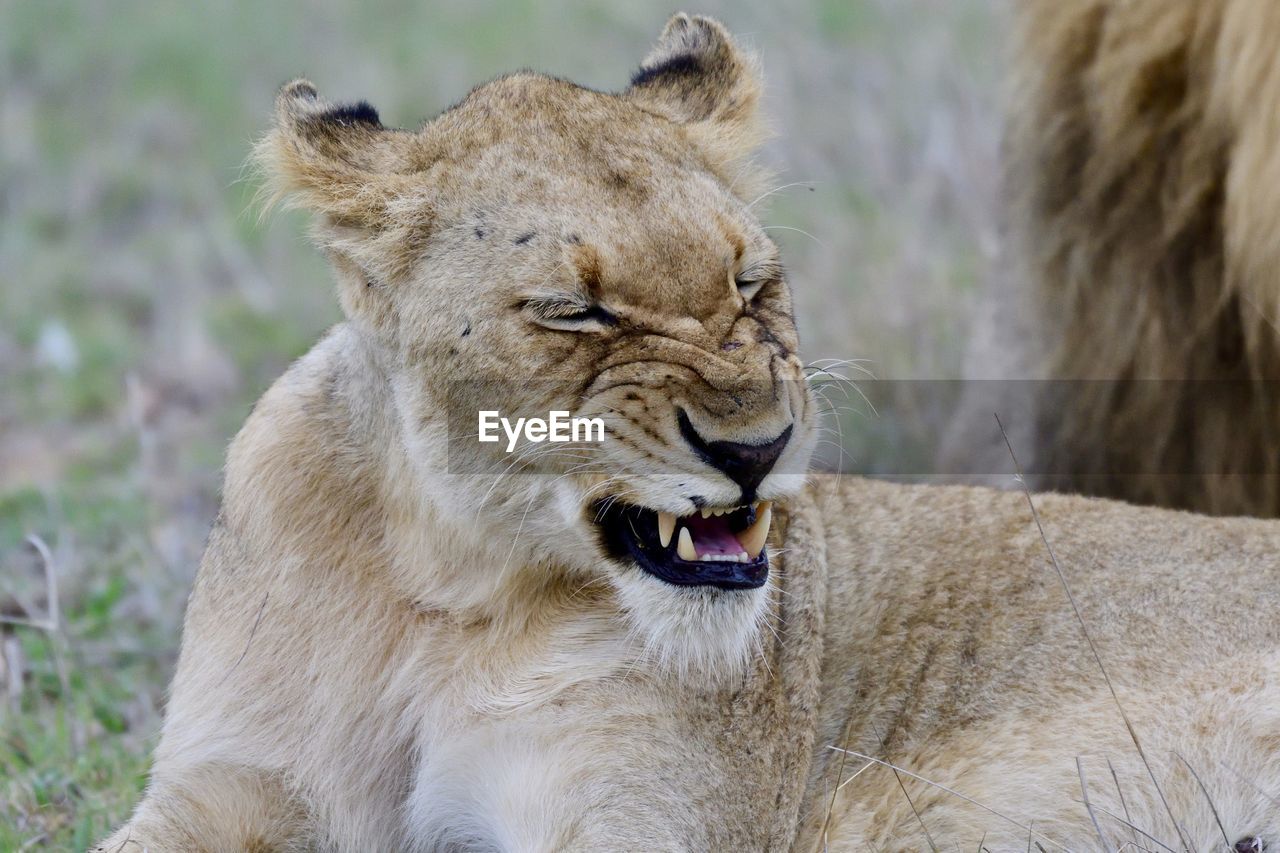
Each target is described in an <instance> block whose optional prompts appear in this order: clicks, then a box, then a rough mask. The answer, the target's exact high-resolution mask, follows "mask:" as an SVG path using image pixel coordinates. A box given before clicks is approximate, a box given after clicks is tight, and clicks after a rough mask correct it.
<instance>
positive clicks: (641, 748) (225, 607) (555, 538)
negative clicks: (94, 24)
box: [95, 15, 1280, 851]
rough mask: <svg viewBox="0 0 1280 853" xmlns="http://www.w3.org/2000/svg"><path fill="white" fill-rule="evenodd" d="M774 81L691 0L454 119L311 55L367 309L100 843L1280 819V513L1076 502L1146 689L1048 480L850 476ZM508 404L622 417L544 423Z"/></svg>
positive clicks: (921, 842)
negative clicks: (145, 765) (574, 78)
mask: <svg viewBox="0 0 1280 853" xmlns="http://www.w3.org/2000/svg"><path fill="white" fill-rule="evenodd" d="M759 90H760V83H759V80H758V77H757V71H756V65H755V63H754V62H753V61H752V60H751V59H750V58H749V57H748V56H747V55H746V54H745V53H744V52H743V51H742V50H741V49H740V48H739V47H738V46H736V45H735V44H734V42H733V41H732V40H731V39H730V37H729V36H728V34H727V33H726V32H725V30H724V29H723V28H722V27H721V26H720V25H719V24H717V23H715V22H713V21H710V20H707V19H705V18H690V17H687V16H684V15H677V16H676V17H674V18H673V19H672V20H671V21H670V23H669V24H668V25H667V27H666V29H665V30H664V32H663V34H662V36H661V38H660V40H659V42H658V44H657V46H656V47H655V49H654V50H653V52H652V53H651V54H650V56H649V57H648V58H647V59H645V61H644V62H643V64H642V65H641V68H640V71H639V72H638V73H637V74H636V76H635V78H634V81H633V83H632V85H631V86H630V87H629V88H628V89H626V90H625V91H623V92H621V93H619V94H605V93H600V92H594V91H590V90H587V89H583V88H581V87H578V86H575V85H573V84H571V83H568V82H565V81H561V80H555V79H551V78H548V77H542V76H539V75H535V74H527V73H525V74H517V75H513V76H510V77H504V78H501V79H499V80H497V81H494V82H492V83H489V84H486V85H484V86H481V87H479V88H477V89H475V90H474V91H473V92H472V93H471V94H470V95H468V96H467V97H466V98H465V99H464V100H463V101H462V102H460V103H459V104H458V105H457V106H456V107H454V108H452V109H450V110H449V111H447V112H445V113H444V114H442V115H440V116H439V117H437V118H436V119H434V120H433V121H431V122H429V123H428V124H426V125H425V126H424V127H423V128H422V129H421V130H419V131H416V132H406V131H400V130H393V129H388V128H385V127H383V126H382V125H381V123H380V122H379V120H378V118H377V115H376V113H375V112H374V111H373V109H372V108H370V107H369V106H368V105H366V104H359V105H355V106H348V107H336V106H333V105H330V104H328V103H326V102H324V101H323V100H321V99H320V98H319V96H318V95H317V94H316V91H315V89H314V88H312V87H311V85H310V84H308V83H305V82H296V83H292V84H290V85H288V86H286V87H285V88H284V89H283V90H282V92H281V94H280V96H279V99H278V106H277V123H276V127H275V129H274V130H273V131H272V132H271V134H270V135H269V136H268V137H267V138H266V139H265V140H264V141H263V143H262V144H261V146H260V148H259V151H258V160H259V162H260V163H261V164H262V165H263V167H264V169H265V170H266V171H267V173H268V175H269V177H270V179H271V181H272V182H273V184H272V185H273V187H274V188H275V189H276V190H277V191H278V192H279V193H280V194H282V195H284V196H287V197H289V198H291V199H293V200H294V201H295V202H296V203H298V204H301V205H303V206H305V207H307V208H309V209H310V210H312V211H314V213H315V214H316V217H317V221H318V226H317V239H318V241H319V243H320V246H321V247H322V249H323V250H324V251H325V253H326V254H327V255H328V257H329V258H330V260H331V261H332V265H333V267H334V269H335V271H336V274H337V277H338V280H339V286H340V295H341V301H342V305H343V308H344V310H345V312H346V315H347V321H346V322H345V323H343V324H342V325H340V326H338V327H337V328H335V329H334V330H333V331H332V332H331V333H330V334H329V335H328V336H327V337H326V338H325V339H324V340H323V341H321V342H320V343H319V344H318V345H317V346H316V347H315V349H313V350H312V351H311V352H310V353H309V354H308V355H306V356H305V357H303V358H302V359H301V360H299V361H298V362H297V364H295V365H294V366H293V367H292V368H291V369H290V370H289V371H288V373H286V374H285V376H284V377H282V378H281V379H280V380H279V381H278V382H277V383H276V384H275V385H274V386H273V387H272V388H271V390H269V391H268V392H267V394H266V395H265V396H264V397H263V398H262V400H261V401H260V402H259V404H258V405H257V406H256V408H255V409H254V412H253V414H252V415H251V417H250V418H249V420H248V422H247V424H246V425H245V427H244V429H243V430H242V431H241V433H240V435H239V436H238V437H237V438H236V440H235V443H234V444H233V446H232V448H231V451H230V455H229V459H228V464H227V475H226V487H225V496H224V504H223V509H222V512H221V514H220V516H219V518H218V520H217V522H216V523H215V525H214V529H213V531H212V533H211V535H210V539H209V544H208V549H207V551H206V554H205V558H204V561H203V563H202V565H201V568H200V573H199V577H198V579H197V582H196V586H195V589H194V590H193V592H192V596H191V601H190V605H189V608H188V612H187V617H186V626H185V634H184V638H183V647H182V654H181V658H180V661H179V664H178V670H177V674H176V675H175V678H174V682H173V688H172V698H171V700H170V703H169V706H168V709H167V713H166V721H165V726H164V732H163V736H162V738H161V741H160V743H159V746H158V747H157V749H156V754H155V760H154V765H153V770H152V775H151V780H150V784H149V786H148V789H147V793H146V796H145V798H144V799H143V801H142V803H141V804H140V805H139V806H138V808H137V810H136V812H135V813H134V815H133V817H132V819H131V820H130V821H129V823H128V824H127V825H126V826H124V827H122V828H121V829H120V830H118V831H117V832H116V833H115V834H114V835H112V836H111V838H110V839H108V840H107V841H105V842H103V843H102V844H101V845H100V846H99V847H98V848H95V849H97V850H120V851H127V850H150V851H179V850H181V851H192V850H195V851H230V850H259V851H260V850H333V851H347V850H441V849H443V850H461V849H492V850H498V849H500V850H564V849H577V850H659V849H661V850H706V849H714V850H735V851H736V850H761V849H769V850H785V849H799V850H816V849H820V848H825V849H848V850H854V849H857V850H861V849H865V847H866V846H867V845H868V844H869V845H871V846H873V847H874V848H876V849H890V850H901V849H923V848H926V847H932V846H934V845H938V846H942V845H945V846H946V847H947V848H948V849H951V848H952V847H953V845H959V846H960V847H961V848H962V849H977V847H978V846H979V845H984V846H985V849H988V850H998V849H1024V846H1025V845H1026V844H1027V843H1028V842H1029V841H1030V842H1033V843H1035V844H1038V845H1040V846H1042V847H1043V848H1044V849H1047V850H1051V849H1062V848H1070V849H1085V848H1095V847H1097V848H1101V847H1106V848H1109V849H1116V848H1120V847H1121V846H1125V849H1157V848H1161V849H1162V848H1164V847H1166V846H1167V847H1168V848H1169V849H1174V850H1178V849H1182V848H1184V847H1185V848H1194V849H1222V848H1223V847H1224V846H1225V845H1227V844H1235V843H1236V842H1237V841H1246V840H1247V839H1252V838H1257V837H1261V838H1263V839H1275V838H1280V819H1278V818H1277V816H1276V815H1277V809H1276V805H1275V801H1274V799H1272V798H1273V797H1274V796H1275V795H1276V794H1277V792H1280V757H1278V756H1277V750H1278V747H1280V680H1278V678H1277V676H1280V655H1277V652H1276V648H1277V639H1278V636H1277V635H1278V634H1280V631H1278V629H1277V628H1276V627H1275V625H1274V620H1273V619H1272V618H1271V615H1270V614H1271V613H1273V612H1275V611H1276V609H1277V605H1280V600H1278V599H1280V561H1278V560H1277V556H1276V555H1277V553H1280V527H1276V526H1274V525H1271V524H1267V523H1264V522H1257V521H1247V520H1209V519H1203V518H1197V517H1193V516H1189V515H1179V514H1174V513H1169V512H1162V511H1158V510H1143V509H1135V508H1131V507H1128V506H1124V505H1121V504H1114V503H1108V502H1102V501H1093V500H1085V499H1076V498H1063V497H1046V498H1044V499H1042V500H1040V501H1039V503H1038V506H1039V509H1040V512H1041V514H1042V516H1043V523H1044V528H1045V534H1046V537H1047V539H1048V540H1049V541H1050V542H1052V544H1053V545H1054V547H1055V549H1056V552H1057V556H1058V558H1059V561H1060V563H1061V565H1062V566H1063V567H1064V571H1065V572H1066V574H1067V575H1068V576H1069V577H1070V580H1071V582H1072V583H1073V584H1074V587H1075V589H1076V592H1077V598H1078V599H1079V607H1080V611H1081V616H1082V617H1083V621H1084V623H1085V624H1087V625H1088V626H1089V628H1090V629H1091V631H1092V636H1093V640H1094V642H1095V644H1096V650H1097V655H1098V657H1099V658H1100V659H1101V660H1102V661H1103V662H1105V666H1106V669H1107V671H1108V672H1109V674H1110V678H1111V681H1112V683H1113V684H1114V688H1115V696H1114V697H1113V695H1112V693H1111V692H1110V690H1109V688H1108V686H1107V683H1106V682H1104V681H1103V679H1102V677H1101V674H1100V671H1099V667H1098V663H1097V660H1096V659H1095V658H1094V656H1093V653H1092V651H1091V648H1090V646H1089V644H1088V643H1086V641H1085V639H1084V637H1083V635H1082V633H1081V626H1080V623H1079V622H1078V621H1077V620H1076V617H1075V615H1074V613H1073V610H1072V607H1071V605H1070V604H1069V603H1068V601H1067V599H1066V598H1065V596H1064V591H1063V588H1062V586H1061V585H1060V582H1059V579H1058V577H1057V575H1056V574H1055V573H1054V572H1052V570H1051V569H1050V568H1049V564H1048V561H1047V554H1046V550H1045V542H1044V540H1043V539H1042V538H1041V536H1040V534H1039V532H1038V530H1037V527H1036V525H1035V523H1034V522H1033V519H1032V517H1031V515H1030V514H1029V512H1028V506H1027V504H1026V502H1025V500H1024V498H1023V497H1022V496H1021V495H1019V494H1016V493H1001V492H994V491H984V490H977V489H964V488H920V487H906V486H894V485H889V484H884V483H876V482H871V481H865V480H858V479H853V478H847V479H843V480H841V479H837V478H829V477H822V476H818V475H811V477H810V478H809V479H806V475H805V467H806V465H807V460H808V456H809V453H810V451H811V449H812V446H813V443H814V441H815V438H814V436H815V429H816V427H815V420H816V410H815V404H814V401H813V399H812V398H811V397H810V394H809V393H808V390H807V387H806V384H805V382H804V374H803V371H802V365H801V362H800V360H799V359H798V357H797V355H796V350H797V339H796V333H795V328H794V325H793V321H792V313H791V305H790V299H789V295H788V286H787V284H786V282H785V279H784V274H783V269H782V266H781V264H780V261H779V256H778V251H777V247H776V246H774V244H773V243H772V242H771V241H770V240H769V238H768V236H767V234H766V232H765V231H764V229H763V228H762V227H761V225H760V224H759V223H758V222H757V221H756V219H755V218H754V216H753V215H752V202H753V201H754V200H755V199H756V198H757V197H758V194H759V193H758V191H757V188H756V185H757V184H758V180H757V179H756V176H755V173H754V171H753V169H752V166H751V163H750V157H751V154H752V151H753V148H754V146H755V145H756V143H757V142H758V140H759V138H760V136H761V128H760V124H759V119H758V115H757V110H756V104H757V100H758V95H759ZM482 409H496V410H502V411H511V412H516V411H543V412H549V411H558V410H563V411H568V412H572V413H574V414H575V415H582V416H590V415H598V416H600V417H601V418H603V419H604V421H605V423H606V425H607V429H608V439H607V440H606V441H603V442H599V443H595V444H591V443H587V442H576V443H569V444H565V445H560V446H556V447H555V448H551V447H550V446H545V447H543V446H537V447H535V446H534V445H532V444H530V443H529V442H528V441H526V442H525V443H523V444H522V445H521V446H520V447H518V448H517V449H516V452H515V453H514V454H512V455H508V454H506V453H504V452H503V448H502V447H501V445H500V444H480V443H475V442H470V443H469V442H465V441H461V440H459V437H458V435H457V434H456V431H455V429H454V428H453V426H452V424H451V419H452V418H454V417H456V416H459V415H462V416H465V417H466V418H473V419H474V418H475V413H476V412H477V411H479V410H482ZM472 422H473V423H474V421H472ZM513 468H514V469H515V470H512V469H513ZM1117 700H1118V701H1119V702H1120V703H1121V704H1123V706H1124V707H1125V708H1126V709H1127V711H1128V713H1129V717H1130V720H1131V722H1132V726H1133V731H1134V732H1135V733H1137V734H1138V735H1139V736H1140V737H1141V743H1142V747H1143V755H1144V756H1145V760H1143V759H1142V758H1140V756H1139V755H1138V753H1137V752H1136V750H1135V745H1134V742H1133V740H1132V739H1131V736H1130V733H1129V730H1128V729H1127V728H1126V725H1125V723H1124V722H1123V720H1122V718H1121V717H1120V715H1119V713H1118V710H1117ZM864 756H867V757H864ZM868 757H869V758H868ZM872 759H875V761H881V762H886V763H888V764H891V765H896V766H897V767H899V768H901V770H900V771H899V770H892V769H888V768H886V767H885V766H883V765H881V764H877V763H875V761H873V760H872ZM918 777H919V778H927V779H929V780H931V782H930V783H926V782H922V781H918ZM943 786H945V787H943ZM1211 803H1212V806H1211ZM984 839H985V840H984Z"/></svg>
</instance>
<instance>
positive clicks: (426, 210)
mask: <svg viewBox="0 0 1280 853" xmlns="http://www.w3.org/2000/svg"><path fill="white" fill-rule="evenodd" d="M275 112H276V123H275V127H274V128H273V129H272V130H271V132H270V133H268V134H267V135H266V137H264V138H263V139H262V141H261V142H259V143H258V145H257V146H256V148H255V149H254V154H253V160H254V162H255V163H256V165H257V166H258V168H259V170H260V171H261V172H262V173H263V174H264V176H265V182H264V186H263V190H264V192H265V194H266V195H267V197H268V198H267V207H270V206H271V205H273V204H275V203H278V202H280V201H286V202H287V203H288V204H290V205H292V206H296V207H301V208H304V209H306V210H310V211H311V212H313V213H315V214H318V216H319V221H318V222H317V225H318V226H319V227H318V228H317V229H316V237H317V241H318V242H319V244H320V246H321V248H323V249H325V250H326V251H328V252H329V253H330V255H331V257H332V258H333V260H334V261H335V264H336V265H337V266H338V267H339V270H340V271H343V269H346V270H347V271H358V272H359V274H360V275H361V276H363V277H364V278H365V279H366V283H367V284H382V283H387V281H388V280H389V279H392V278H395V277H396V276H398V275H399V274H400V273H401V272H403V271H404V270H405V269H406V268H407V264H409V263H411V262H412V259H413V247H414V245H416V244H417V243H419V242H420V240H421V238H423V237H424V236H425V234H426V233H427V231H428V230H429V226H430V223H431V219H432V205H431V203H430V194H429V192H428V189H429V188H428V187H427V186H425V182H424V180H423V176H422V174H421V172H422V170H423V169H425V168H426V165H427V164H426V163H425V162H424V152H423V142H422V137H421V136H419V135H418V134H415V133H411V132H409V131H404V130H396V129H392V128H387V127H383V126H382V122H381V121H380V120H379V119H378V113H377V111H376V110H374V108H373V107H371V106H369V104H367V103H365V102H364V101H361V102H359V103H357V104H352V105H346V106H338V105H334V104H331V103H329V102H327V101H325V100H323V99H321V98H320V96H319V95H318V94H317V92H316V89H315V87H314V86H312V85H311V83H309V82H308V81H306V80H295V81H293V82H292V83H289V84H287V85H285V86H284V87H283V88H282V89H281V90H280V93H279V94H278V95H277V96H276V109H275ZM353 265H354V266H353Z"/></svg>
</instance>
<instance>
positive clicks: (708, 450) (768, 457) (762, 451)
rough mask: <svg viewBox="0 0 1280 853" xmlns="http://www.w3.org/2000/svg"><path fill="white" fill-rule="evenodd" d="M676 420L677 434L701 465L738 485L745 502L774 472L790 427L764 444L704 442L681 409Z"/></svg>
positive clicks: (789, 434)
mask: <svg viewBox="0 0 1280 853" xmlns="http://www.w3.org/2000/svg"><path fill="white" fill-rule="evenodd" d="M676 420H677V421H679V423H680V434H681V435H682V436H684V440H685V441H687V442H689V446H690V447H692V448H693V451H694V452H695V453H697V454H698V456H699V457H701V459H702V461H703V462H706V463H707V464H708V465H710V466H712V467H714V468H719V469H720V470H721V471H723V472H724V473H725V475H726V476H728V478H729V479H730V480H733V481H734V482H735V483H737V484H738V485H739V486H741V487H742V494H743V499H744V500H751V499H752V498H753V497H754V496H755V492H756V486H759V485H760V483H761V482H762V481H763V480H764V478H765V477H767V476H768V475H769V472H770V471H772V470H773V464H774V463H775V462H777V461H778V457H779V456H781V455H782V451H783V450H784V449H786V446H787V442H788V441H789V440H790V439H791V427H790V426H788V427H787V428H786V429H784V430H783V431H782V434H781V435H779V436H778V437H777V438H775V439H773V440H771V441H768V442H765V443H764V444H739V443H737V442H736V441H707V440H706V439H704V438H703V437H702V436H700V435H698V431H697V430H695V429H694V428H693V424H691V423H689V416H688V415H686V414H685V413H684V410H683V409H677V410H676Z"/></svg>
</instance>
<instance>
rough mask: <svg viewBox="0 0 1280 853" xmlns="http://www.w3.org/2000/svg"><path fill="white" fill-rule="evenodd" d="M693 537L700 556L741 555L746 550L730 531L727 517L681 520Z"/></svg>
mask: <svg viewBox="0 0 1280 853" xmlns="http://www.w3.org/2000/svg"><path fill="white" fill-rule="evenodd" d="M680 522H681V523H682V524H684V525H686V526H688V528H689V533H690V534H691V535H692V536H693V549H694V550H695V551H697V552H698V556H699V557H701V556H704V555H706V554H733V555H735V556H736V555H738V554H741V553H742V552H743V551H745V550H746V549H745V548H743V547H742V543H741V542H739V541H738V537H736V536H734V535H733V531H731V530H730V529H729V522H728V520H727V516H722V515H713V516H711V517H710V518H703V517H702V516H701V515H700V514H699V515H693V516H690V517H688V518H682V519H680Z"/></svg>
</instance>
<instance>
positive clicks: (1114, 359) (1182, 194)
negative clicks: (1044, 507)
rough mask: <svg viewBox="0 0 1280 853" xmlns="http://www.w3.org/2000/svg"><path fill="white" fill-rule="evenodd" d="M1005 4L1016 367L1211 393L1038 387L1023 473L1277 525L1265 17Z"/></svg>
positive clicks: (1278, 248) (1258, 8)
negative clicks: (1031, 458) (1029, 467)
mask: <svg viewBox="0 0 1280 853" xmlns="http://www.w3.org/2000/svg"><path fill="white" fill-rule="evenodd" d="M1015 6H1016V10H1017V11H1016V15H1017V19H1018V35H1017V38H1018V49H1017V58H1016V62H1015V67H1014V75H1013V76H1014V81H1015V89H1014V93H1013V99H1012V103H1011V105H1010V109H1009V115H1010V118H1009V122H1008V132H1007V139H1006V146H1005V152H1006V156H1007V163H1008V167H1007V168H1008V176H1007V185H1008V189H1009V195H1010V200H1011V211H1010V223H1011V226H1012V228H1013V231H1014V235H1015V243H1016V252H1017V253H1019V254H1020V255H1021V258H1022V260H1023V261H1024V262H1025V268H1024V269H1023V270H1022V273H1023V274H1024V275H1021V276H1017V277H1015V280H1014V285H1013V286H1015V287H1030V288H1032V289H1033V291H1034V294H1033V302H1032V308H1033V310H1034V311H1035V312H1036V324H1037V328H1036V329H1035V330H1034V331H1033V332H1032V333H1031V334H1032V336H1033V337H1034V338H1036V339H1043V340H1044V341H1045V342H1046V344H1047V348H1046V349H1047V351H1046V352H1045V353H1044V360H1043V362H1042V363H1035V364H1034V365H1033V366H1032V367H1033V370H1034V374H1035V375H1038V376H1047V377H1048V378H1052V379H1102V380H1171V379H1186V380H1210V381H1207V382H1206V381H1201V382H1199V383H1198V384H1197V383H1181V384H1179V383H1173V382H1145V383H1141V382H1140V383H1130V384H1125V385H1116V384H1113V383H1109V382H1099V383H1090V384H1080V385H1077V386H1075V387H1074V388H1073V389H1072V390H1071V391H1069V392H1068V391H1066V390H1065V388H1064V387H1057V388H1053V389H1050V391H1049V392H1048V393H1049V394H1050V395H1055V394H1056V395H1057V397H1056V398H1053V397H1050V398H1047V399H1046V401H1045V402H1044V404H1043V407H1042V408H1043V409H1044V410H1043V411H1042V415H1041V418H1040V421H1039V422H1038V423H1037V424H1036V425H1035V433H1036V434H1037V436H1038V438H1039V440H1040V442H1041V452H1040V455H1039V458H1038V459H1037V460H1036V467H1037V468H1038V469H1039V470H1042V471H1049V472H1053V473H1054V474H1055V475H1057V476H1055V478H1054V479H1053V480H1051V481H1048V480H1047V481H1045V483H1046V484H1051V485H1055V486H1057V487H1060V488H1066V489H1071V490H1081V491H1085V492H1089V493H1094V494H1103V495H1108V496H1114V497H1122V498H1126V499H1129V500H1135V501H1141V502H1151V503H1158V504H1163V505H1168V506H1175V507H1182V508H1188V509H1195V510H1199V511H1204V512H1211V513H1215V514H1237V513H1245V514H1252V515H1265V516H1275V515H1278V514H1280V455H1277V454H1276V453H1275V435H1276V431H1277V428H1278V427H1280V388H1278V387H1277V386H1275V385H1274V383H1273V384H1271V385H1267V384H1262V383H1257V384H1248V383H1249V381H1250V380H1277V379H1280V241H1277V239H1276V234H1277V233H1280V194H1278V191H1277V187H1278V186H1280V147H1277V143H1278V141H1280V64H1278V63H1276V62H1275V61H1274V53H1275V45H1276V44H1277V43H1280V5H1277V4H1275V3H1271V2H1266V0H1067V2H1061V1H1060V0H1026V2H1019V3H1017V4H1015ZM1004 298H1009V297H1008V295H1007V294H1006V295H1005V297H1004ZM1219 380H1234V381H1236V382H1237V383H1239V384H1237V385H1227V384H1225V383H1223V382H1221V381H1219ZM988 417H989V416H988ZM1117 472H1121V473H1122V474H1123V475H1117Z"/></svg>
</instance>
